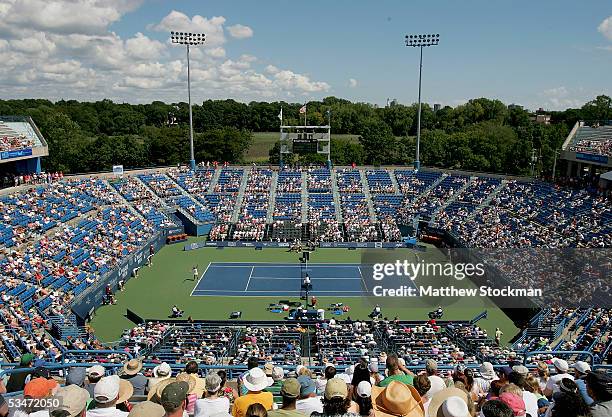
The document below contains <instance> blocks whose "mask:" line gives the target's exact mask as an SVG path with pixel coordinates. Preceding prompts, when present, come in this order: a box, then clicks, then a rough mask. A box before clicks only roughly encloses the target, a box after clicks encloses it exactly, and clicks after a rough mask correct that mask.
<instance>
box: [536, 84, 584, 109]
mask: <svg viewBox="0 0 612 417" xmlns="http://www.w3.org/2000/svg"><path fill="white" fill-rule="evenodd" d="M540 96H541V97H542V100H541V101H539V102H538V103H535V104H534V105H533V107H534V108H538V107H542V108H544V109H547V110H563V109H567V108H570V107H571V108H576V107H581V106H582V105H583V104H584V103H586V102H587V101H588V100H589V98H588V97H589V93H587V92H586V91H585V90H584V89H582V88H577V89H573V88H572V89H569V88H567V87H565V86H559V87H553V88H549V89H546V90H544V91H542V93H541V94H540Z"/></svg>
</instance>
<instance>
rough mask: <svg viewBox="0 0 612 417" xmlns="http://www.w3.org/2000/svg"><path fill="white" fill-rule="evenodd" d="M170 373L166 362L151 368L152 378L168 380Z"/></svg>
mask: <svg viewBox="0 0 612 417" xmlns="http://www.w3.org/2000/svg"><path fill="white" fill-rule="evenodd" d="M171 373H172V368H170V365H168V364H167V363H166V362H162V363H160V364H159V365H157V366H156V367H155V368H153V376H154V377H155V378H166V377H168V378H169V377H170V374H171Z"/></svg>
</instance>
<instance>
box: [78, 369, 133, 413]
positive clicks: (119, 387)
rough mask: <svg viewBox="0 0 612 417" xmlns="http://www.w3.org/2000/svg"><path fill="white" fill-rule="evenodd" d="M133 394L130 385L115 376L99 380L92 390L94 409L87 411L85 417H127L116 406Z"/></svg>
mask: <svg viewBox="0 0 612 417" xmlns="http://www.w3.org/2000/svg"><path fill="white" fill-rule="evenodd" d="M133 392H134V388H133V387H132V384H130V383H129V382H128V381H126V380H122V379H121V378H119V376H117V375H111V376H105V377H103V378H101V379H100V381H98V383H97V384H96V387H95V388H94V400H95V402H96V408H94V409H91V410H89V411H87V417H127V415H128V413H127V412H125V411H121V410H118V409H117V404H119V403H122V402H124V401H127V400H128V399H129V398H130V397H131V396H132V394H133Z"/></svg>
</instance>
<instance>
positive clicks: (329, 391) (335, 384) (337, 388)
mask: <svg viewBox="0 0 612 417" xmlns="http://www.w3.org/2000/svg"><path fill="white" fill-rule="evenodd" d="M347 396H348V388H347V386H346V382H344V381H343V380H342V379H340V378H332V379H330V380H329V381H327V385H325V398H326V399H328V400H331V399H332V398H346V397H347Z"/></svg>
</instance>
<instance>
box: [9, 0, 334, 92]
mask: <svg viewBox="0 0 612 417" xmlns="http://www.w3.org/2000/svg"><path fill="white" fill-rule="evenodd" d="M143 2H144V0H46V1H43V0H0V34H2V35H0V37H1V38H2V39H0V62H1V63H2V65H0V88H1V91H2V95H3V97H15V98H19V97H45V98H50V99H59V98H75V99H81V100H98V99H102V98H110V99H113V100H118V101H129V102H150V101H152V100H165V101H170V102H173V101H178V100H185V99H186V98H185V95H184V94H183V91H184V87H185V85H186V81H187V65H186V62H185V49H184V48H181V47H177V46H175V45H171V44H170V42H169V41H165V40H164V38H165V39H167V38H168V37H169V33H168V32H170V31H171V30H176V31H193V32H203V33H206V43H205V44H204V45H203V46H200V47H197V48H192V49H191V76H192V87H193V88H192V94H193V101H194V102H196V103H197V102H200V101H202V100H205V99H208V98H228V97H232V98H235V99H238V100H243V101H250V100H257V99H262V98H265V99H280V98H284V99H286V98H287V97H298V96H303V95H307V96H311V95H312V96H314V95H317V94H319V93H323V92H326V91H328V90H329V89H330V88H331V87H330V85H329V84H327V83H326V82H323V81H319V80H313V79H312V78H311V77H310V76H307V75H304V74H300V73H298V72H296V71H294V70H291V69H287V68H283V69H279V68H278V67H276V66H273V65H268V66H265V64H263V63H262V60H261V59H259V58H258V57H256V56H253V55H251V54H248V53H243V54H240V55H238V56H229V55H230V54H229V51H230V50H229V49H228V46H227V44H228V39H226V37H225V31H226V30H227V31H228V33H229V34H230V35H231V38H229V40H232V41H233V42H237V41H234V38H244V37H245V35H246V34H247V32H249V31H250V35H249V36H252V30H251V29H250V28H248V27H247V26H244V25H234V26H232V27H230V28H228V27H226V18H225V17H223V16H217V17H210V18H209V17H203V16H199V15H196V16H187V15H186V14H184V13H182V12H179V11H172V12H170V13H169V14H168V15H166V16H165V17H164V18H163V19H161V21H160V22H158V23H155V24H151V25H148V26H147V27H146V29H149V30H153V31H157V32H160V35H161V36H159V37H157V36H154V35H150V34H148V33H147V32H145V31H144V29H145V28H141V29H142V31H137V32H136V33H135V34H133V35H129V36H120V35H119V34H117V33H115V32H113V31H112V30H111V29H110V26H111V25H112V24H113V23H115V22H117V21H120V20H121V19H122V18H123V16H124V15H125V13H127V12H129V11H132V10H134V9H135V8H136V7H138V6H139V5H141V4H142V3H143ZM73 5H74V6H75V7H72V6H73ZM58 8H60V9H62V10H63V11H64V14H63V15H60V14H58V12H57V10H56V9H58ZM37 9H38V11H37ZM66 10H70V13H66ZM41 11H43V12H41ZM44 13H46V15H45V16H40V14H44ZM9 14H11V16H10V18H7V17H8V15H9ZM37 14H38V15H37ZM77 14H78V15H77ZM90 18H91V19H90ZM137 29H139V28H136V30H137Z"/></svg>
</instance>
